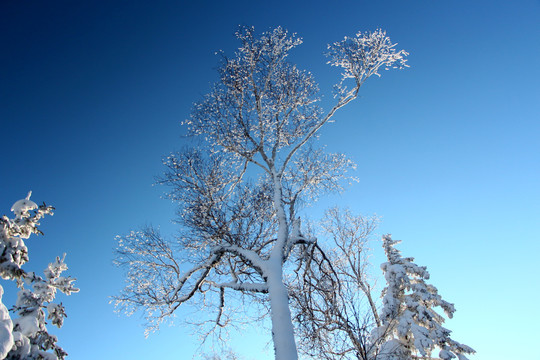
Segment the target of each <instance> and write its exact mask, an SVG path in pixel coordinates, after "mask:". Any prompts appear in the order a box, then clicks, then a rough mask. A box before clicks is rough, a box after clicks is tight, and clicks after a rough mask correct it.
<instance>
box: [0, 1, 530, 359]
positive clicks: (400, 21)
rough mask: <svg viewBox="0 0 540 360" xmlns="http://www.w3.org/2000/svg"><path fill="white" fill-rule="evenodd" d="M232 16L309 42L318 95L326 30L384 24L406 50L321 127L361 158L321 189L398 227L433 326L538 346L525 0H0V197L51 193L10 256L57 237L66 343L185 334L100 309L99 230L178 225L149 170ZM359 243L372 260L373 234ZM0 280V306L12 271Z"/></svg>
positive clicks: (102, 344)
mask: <svg viewBox="0 0 540 360" xmlns="http://www.w3.org/2000/svg"><path fill="white" fill-rule="evenodd" d="M239 24H243V25H253V26H255V28H256V30H257V31H264V30H268V29H270V28H271V27H275V26H282V27H284V28H286V29H288V30H289V31H291V32H296V33H298V34H299V36H301V37H302V38H303V39H304V44H303V45H302V46H301V47H299V48H298V49H297V50H295V52H294V53H293V55H292V57H291V60H292V61H294V62H296V63H298V64H299V65H300V67H302V68H305V69H308V70H310V71H312V72H313V73H314V74H315V76H316V78H317V79H318V80H319V82H320V85H321V90H322V91H323V93H325V94H326V96H327V97H329V96H330V89H331V85H332V84H333V83H334V82H336V81H337V80H338V76H339V75H338V74H337V73H336V72H335V70H334V69H331V68H329V67H328V66H327V65H325V61H326V60H325V58H324V57H323V56H322V53H323V52H324V50H325V46H326V44H328V43H330V42H333V41H338V40H340V39H342V38H343V36H345V35H353V34H354V33H356V32H357V31H359V30H361V31H367V30H375V29H376V28H379V27H380V28H383V29H386V30H387V32H388V35H389V36H390V37H391V39H392V40H393V41H394V42H398V43H399V47H400V48H404V49H406V50H407V51H408V52H409V53H410V56H409V65H410V66H411V67H410V68H409V69H407V70H405V71H400V72H395V71H394V72H385V73H383V76H382V78H380V79H370V80H369V81H368V83H366V85H365V86H364V88H363V89H362V92H361V97H360V99H358V100H357V101H356V102H355V103H354V104H351V105H350V106H349V107H348V108H347V109H345V110H344V111H342V112H341V113H339V114H338V116H337V117H336V122H335V123H333V124H330V125H329V126H327V128H326V129H324V131H323V133H322V136H321V141H322V142H324V143H325V144H327V145H328V148H329V150H331V151H341V152H345V153H347V154H348V155H349V156H350V157H352V158H353V159H354V160H355V161H356V162H357V164H358V171H357V173H356V174H355V175H356V176H357V177H358V178H359V180H360V181H359V183H357V184H354V185H353V186H352V187H350V188H349V189H348V190H347V191H346V192H345V193H344V194H342V195H339V196H334V197H330V198H327V199H325V200H324V202H323V203H324V204H325V205H327V204H328V205H333V204H340V205H344V206H348V207H350V208H351V209H353V210H354V211H356V212H361V213H365V214H372V213H377V214H378V215H380V216H382V217H383V221H382V224H381V226H380V229H379V232H380V233H392V234H393V235H394V238H397V239H402V240H403V241H404V242H403V244H402V245H401V247H400V248H401V249H402V251H403V253H404V255H407V256H414V257H416V260H417V263H419V264H421V265H426V266H428V269H429V270H430V272H431V275H432V278H431V281H432V283H433V284H435V285H436V286H437V287H438V288H439V291H440V293H441V294H442V295H443V297H445V298H446V299H447V300H449V301H451V302H454V303H455V304H456V308H457V312H456V314H455V318H454V319H453V320H451V321H450V322H449V323H448V327H449V328H450V329H452V330H453V332H454V338H455V339H456V340H458V341H462V342H464V343H466V344H468V345H470V346H472V347H473V348H475V349H476V350H477V351H478V354H477V355H476V356H474V357H472V359H475V360H499V359H501V360H502V359H512V358H514V359H519V358H527V359H532V358H534V356H536V355H532V354H530V351H531V350H532V349H531V346H530V344H531V343H535V342H536V340H537V338H536V337H535V336H534V334H535V333H537V329H536V327H535V324H536V321H537V320H538V319H540V311H539V310H538V306H537V304H536V299H537V298H538V297H539V296H540V290H539V288H540V286H539V285H538V284H539V282H538V274H539V272H538V269H537V266H536V263H537V253H538V252H539V251H540V245H539V243H540V239H539V236H538V224H539V223H540V221H539V218H540V186H539V184H540V166H539V160H538V159H539V158H540V156H539V155H540V145H539V144H540V142H539V140H538V139H539V134H540V125H539V119H540V90H539V85H538V84H539V80H540V67H538V59H539V58H540V2H539V1H538V0H518V1H512V2H509V1H484V0H482V1H475V2H470V1H461V0H458V1H452V2H449V1H446V2H442V1H414V2H413V1H410V2H405V1H394V0H391V1H384V2H383V1H360V0H357V1H335V2H333V3H330V2H328V1H324V2H323V1H275V2H273V3H269V2H258V1H232V2H223V1H198V2H195V1H193V2H181V1H159V0H158V1H146V2H143V1H135V0H131V1H127V0H126V1H118V0H111V1H76V2H74V1H67V0H65V1H54V0H53V1H48V2H43V1H11V0H8V1H2V2H1V3H0V39H1V44H2V47H3V50H2V52H0V123H1V134H2V141H1V142H0V147H1V151H2V155H3V156H2V166H1V169H2V170H1V173H0V201H1V203H0V213H2V214H7V213H8V212H9V209H10V207H11V205H12V204H13V202H15V201H16V200H18V199H20V198H23V197H25V196H26V193H27V192H28V190H33V196H32V199H33V200H34V201H36V202H42V201H45V202H47V203H50V204H52V205H54V206H55V207H56V208H57V211H56V214H55V215H54V217H50V218H46V219H44V220H43V222H42V223H43V226H42V228H43V230H44V232H45V236H44V237H39V238H31V239H30V240H29V241H28V242H27V244H28V246H29V249H30V262H29V263H27V264H26V265H25V268H26V269H27V270H31V271H40V270H41V269H43V268H44V267H45V266H46V264H47V263H48V262H50V261H52V260H53V259H54V257H55V256H57V255H61V254H62V253H63V252H66V253H67V254H68V255H67V258H66V262H67V263H68V265H69V266H70V274H71V275H73V276H74V277H77V278H78V281H77V284H78V286H79V287H80V288H81V292H80V293H79V294H75V295H73V296H70V297H67V298H63V299H62V301H64V304H65V305H66V308H67V311H68V316H69V317H68V319H67V320H66V322H65V325H64V328H63V329H62V330H61V331H59V332H58V334H59V337H60V343H61V344H62V345H63V346H64V348H65V349H66V350H67V351H68V353H69V354H70V357H69V358H71V359H80V360H85V359H95V358H100V359H123V358H125V359H127V358H129V359H156V358H165V359H188V358H191V356H192V355H193V354H194V353H195V352H196V349H197V346H198V345H197V342H198V341H197V339H196V338H195V337H190V336H189V333H190V329H189V328H187V327H186V326H185V325H184V324H183V323H182V321H181V320H182V318H183V316H184V313H183V312H180V313H179V314H178V319H177V320H178V321H176V323H175V326H173V327H167V326H165V327H164V328H163V329H162V330H161V331H160V332H159V333H156V334H153V335H151V336H150V338H149V339H146V340H145V339H144V335H143V330H144V328H143V327H142V324H143V320H142V319H141V318H139V317H138V316H134V317H132V318H126V317H124V316H119V315H118V314H115V313H114V312H113V310H114V308H113V306H112V305H110V304H109V300H110V296H112V295H114V294H116V293H117V292H118V291H119V289H120V288H121V287H122V282H123V279H122V273H121V271H119V270H118V269H116V268H114V267H113V266H112V259H113V248H114V247H115V239H114V238H115V236H116V235H117V234H123V233H126V232H127V231H129V230H130V229H133V228H137V227H139V226H140V225H144V224H148V223H152V224H155V225H161V227H162V229H163V230H164V231H169V232H172V231H174V227H173V226H172V225H171V224H170V219H171V218H172V217H173V216H174V206H173V205H172V204H171V203H169V202H168V201H167V200H162V199H160V195H161V194H162V192H163V191H164V189H161V188H159V187H153V186H152V183H153V182H154V176H156V175H159V174H160V172H161V171H162V170H163V168H162V166H161V157H162V156H163V155H166V154H168V153H169V152H171V151H173V150H175V149H179V148H180V147H181V146H182V143H183V140H182V134H183V133H184V129H182V128H181V126H180V122H181V121H182V120H183V119H185V118H187V117H188V116H189V112H190V109H191V105H192V103H193V102H194V101H197V100H199V99H200V97H201V96H202V95H203V94H205V93H206V92H207V90H208V89H209V87H210V84H211V83H213V82H214V81H215V80H216V72H215V68H216V65H217V62H218V57H217V56H215V54H214V53H215V52H216V51H217V50H220V49H222V50H224V51H225V52H226V53H229V54H231V53H233V52H234V50H235V48H236V47H237V44H236V42H235V39H234V36H233V33H234V31H235V30H236V28H237V26H238V25H239ZM318 211H320V209H318V208H316V209H314V212H315V213H317V212H318ZM374 253H375V255H374V258H373V260H374V262H375V263H378V262H380V261H382V257H381V255H382V250H381V249H380V247H379V244H374ZM375 265H376V266H375V270H377V268H378V265H377V264H375ZM2 285H3V286H4V287H5V288H6V296H5V298H4V300H5V302H6V304H7V305H8V306H9V305H10V304H12V303H13V299H14V296H15V289H12V288H10V287H9V285H6V284H5V282H3V283H2ZM249 332H251V330H250V329H248V330H246V333H249ZM246 333H244V334H232V339H233V341H232V343H231V344H232V345H231V346H232V347H233V348H235V350H239V352H244V354H245V355H247V358H254V359H262V358H264V357H263V355H261V351H262V350H261V349H260V346H261V345H260V344H261V343H262V344H263V345H262V346H264V342H265V341H267V340H268V339H265V338H264V337H256V338H255V339H250V340H249V342H250V343H251V344H252V345H251V346H250V347H247V346H246ZM242 349H243V351H242ZM267 350H268V354H271V347H269V348H268V349H267Z"/></svg>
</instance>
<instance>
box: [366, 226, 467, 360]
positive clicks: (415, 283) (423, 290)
mask: <svg viewBox="0 0 540 360" xmlns="http://www.w3.org/2000/svg"><path fill="white" fill-rule="evenodd" d="M399 242H400V241H396V240H392V237H391V235H384V236H383V248H384V251H385V253H386V257H387V258H388V261H387V262H385V263H383V264H382V265H381V268H382V270H383V272H384V276H385V279H386V282H387V287H386V288H385V289H384V290H383V309H382V311H381V313H380V318H381V326H379V327H377V328H376V329H375V330H374V331H373V333H372V337H373V339H374V341H375V342H378V343H379V346H377V347H375V348H376V349H377V354H375V356H374V357H376V359H377V360H409V359H423V358H426V359H427V358H429V359H431V358H432V357H431V356H432V355H431V354H432V352H433V351H434V350H435V349H436V348H438V349H439V354H438V355H439V358H440V359H443V360H449V359H453V358H456V357H457V358H458V359H459V360H466V359H467V357H466V356H465V354H473V353H475V351H474V350H473V349H472V348H470V347H468V346H466V345H463V344H460V343H458V342H457V341H454V340H452V339H451V338H450V333H451V331H450V330H448V329H446V328H444V327H443V326H442V324H443V323H444V318H443V317H442V316H441V315H440V314H438V313H437V312H436V311H435V308H437V307H440V308H442V310H443V311H444V313H445V314H446V315H447V316H448V317H449V318H452V316H453V314H454V311H455V308H454V305H453V304H451V303H449V302H447V301H445V300H443V299H442V297H441V296H440V295H439V294H438V291H437V288H436V287H435V286H433V285H430V284H428V283H426V280H428V279H429V273H428V271H427V270H426V267H425V266H418V265H416V264H415V263H414V262H413V261H414V259H413V258H410V257H409V258H404V257H402V256H401V253H400V251H399V250H397V249H396V248H395V247H394V246H395V245H396V244H398V243H399Z"/></svg>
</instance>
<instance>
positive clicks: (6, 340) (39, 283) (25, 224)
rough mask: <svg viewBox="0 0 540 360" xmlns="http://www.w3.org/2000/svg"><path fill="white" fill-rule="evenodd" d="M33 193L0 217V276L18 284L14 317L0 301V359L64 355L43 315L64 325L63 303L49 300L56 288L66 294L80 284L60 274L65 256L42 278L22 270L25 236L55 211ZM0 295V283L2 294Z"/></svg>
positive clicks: (36, 229) (59, 324)
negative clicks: (32, 195) (10, 213)
mask: <svg viewBox="0 0 540 360" xmlns="http://www.w3.org/2000/svg"><path fill="white" fill-rule="evenodd" d="M31 193H32V192H30V193H28V196H27V197H26V198H25V199H22V200H19V201H17V202H16V203H15V204H14V205H13V207H12V208H11V211H13V212H14V213H15V218H13V219H10V218H8V217H7V216H3V217H2V218H0V254H1V255H0V276H1V277H2V278H3V279H4V280H14V281H15V282H16V283H17V286H18V287H19V288H20V290H19V292H18V296H17V302H16V304H15V306H14V307H13V308H12V311H14V312H15V313H16V314H17V315H18V317H17V318H15V319H11V317H10V316H9V313H8V312H7V308H6V306H5V305H4V304H3V303H0V359H13V360H15V359H21V360H22V359H49V360H56V359H64V358H65V357H66V356H67V353H66V352H65V351H64V350H63V349H62V348H61V347H60V346H58V345H57V341H58V339H57V338H56V336H54V335H52V334H49V332H48V331H47V327H46V324H47V323H46V321H45V320H46V319H48V320H50V321H51V322H52V324H53V325H55V326H57V327H59V328H60V327H62V325H63V323H64V318H65V317H66V313H65V309H64V307H63V305H62V303H59V304H57V303H54V302H53V301H54V299H55V296H56V291H57V290H58V291H60V292H63V293H64V294H66V295H70V294H71V293H74V292H78V291H79V289H77V288H75V287H74V286H73V282H74V281H75V279H73V278H71V277H63V276H61V274H62V272H64V271H65V270H67V265H66V264H65V263H64V258H65V255H64V257H63V258H62V259H60V258H59V257H57V258H56V260H55V261H54V262H53V263H51V264H49V266H48V267H47V268H46V269H45V271H44V277H40V276H38V275H36V274H34V273H33V272H26V271H25V270H23V269H22V266H23V265H24V264H25V263H26V262H27V261H28V249H27V247H26V245H25V243H24V240H26V239H28V238H29V237H30V235H31V234H42V232H41V231H40V230H39V229H38V226H39V220H40V219H41V218H42V217H43V216H45V215H52V213H53V210H54V208H53V207H52V206H47V205H45V204H43V205H40V206H38V205H37V204H36V203H35V202H33V201H32V200H30V195H31ZM31 211H32V213H30V212H31ZM2 294H3V288H2V286H0V299H1V296H2Z"/></svg>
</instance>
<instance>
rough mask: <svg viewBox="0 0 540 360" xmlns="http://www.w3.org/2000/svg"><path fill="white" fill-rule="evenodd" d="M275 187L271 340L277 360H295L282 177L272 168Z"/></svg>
mask: <svg viewBox="0 0 540 360" xmlns="http://www.w3.org/2000/svg"><path fill="white" fill-rule="evenodd" d="M270 168H271V170H272V178H273V179H272V180H273V183H274V184H273V185H274V207H275V209H276V214H277V219H278V234H277V241H276V243H275V245H274V248H273V249H272V252H271V254H270V258H269V259H268V262H267V264H266V265H267V275H268V277H267V284H268V294H269V297H270V312H271V317H272V339H273V340H274V351H275V355H276V360H297V359H298V352H297V350H296V343H295V341H294V328H293V325H292V319H291V310H290V309H289V294H288V293H287V288H286V287H285V284H283V260H284V259H283V256H284V250H285V247H286V246H287V239H288V232H289V229H288V223H287V215H286V214H285V209H284V207H283V201H282V199H283V195H282V194H283V190H282V188H281V177H280V176H279V175H278V173H277V172H276V169H275V168H274V167H273V166H271V167H270Z"/></svg>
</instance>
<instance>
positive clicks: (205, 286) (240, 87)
mask: <svg viewBox="0 0 540 360" xmlns="http://www.w3.org/2000/svg"><path fill="white" fill-rule="evenodd" d="M237 38H238V39H239V40H240V42H241V46H240V48H239V49H238V52H237V53H236V55H235V56H234V57H233V58H228V57H226V56H225V55H223V62H222V64H221V66H220V67H219V75H220V79H219V82H218V83H217V84H216V85H215V86H214V88H213V89H212V90H211V92H210V93H209V94H208V95H206V96H205V97H204V99H203V100H202V101H200V102H198V103H197V104H196V105H195V108H194V110H193V113H192V116H191V118H190V119H189V120H188V121H187V122H186V123H187V126H188V129H189V133H190V134H191V135H193V136H194V137H197V138H198V139H200V144H199V147H198V148H193V149H186V150H185V151H182V152H180V153H177V154H173V155H171V156H169V157H168V158H167V159H166V160H165V165H166V166H167V169H168V170H167V172H166V173H165V175H164V177H163V178H161V179H160V182H161V183H163V184H167V185H169V186H170V187H171V188H172V191H171V192H170V197H171V198H172V199H173V200H176V201H178V203H179V211H178V215H179V216H178V222H179V223H180V225H182V227H181V230H180V231H181V235H180V237H179V238H178V239H177V240H176V242H170V241H166V240H164V239H163V238H162V237H161V236H160V235H159V233H158V232H157V230H155V229H152V228H148V229H145V230H143V231H140V232H133V233H131V234H129V235H128V236H125V237H122V238H121V239H120V243H119V248H118V259H117V262H118V264H119V265H124V266H126V268H127V285H126V287H125V289H124V291H123V292H122V294H121V295H120V296H118V297H117V303H118V305H119V306H121V307H124V308H125V309H126V310H127V311H128V312H132V311H135V310H137V309H142V310H144V311H145V312H146V315H147V319H148V320H149V321H150V322H151V325H150V326H151V327H152V326H157V325H158V324H159V323H160V322H161V321H162V320H163V319H165V318H167V317H168V316H170V315H171V314H173V313H174V312H175V310H176V309H177V308H178V307H179V306H180V305H182V304H183V303H185V302H187V301H188V300H191V299H192V298H194V297H198V298H199V300H198V302H199V303H204V304H205V306H209V304H212V303H214V304H215V305H216V308H217V315H216V318H215V324H216V326H224V325H226V324H227V320H228V319H230V316H229V314H227V309H226V307H225V300H226V298H227V297H228V294H229V293H230V292H231V291H234V292H239V293H241V294H242V295H244V296H247V297H251V298H252V299H256V300H260V301H268V303H269V308H270V313H271V322H272V337H273V342H274V349H275V354H276V358H277V359H281V360H288V359H296V358H297V350H296V344H295V340H294V331H293V324H292V321H291V312H290V309H289V289H288V286H287V282H286V274H287V273H289V271H290V268H294V264H295V263H299V264H300V265H302V264H303V263H304V262H305V261H307V260H308V258H307V257H309V256H310V255H309V254H310V252H309V251H307V252H306V251H298V249H300V248H301V247H304V248H309V247H311V248H316V249H318V247H316V246H315V244H316V240H315V239H314V238H309V237H306V236H303V235H302V231H301V230H302V229H301V227H300V219H299V208H300V205H301V204H302V203H303V204H310V203H311V202H313V201H315V200H316V198H317V197H318V196H320V195H321V194H322V193H325V192H331V191H336V190H339V189H340V188H341V180H342V179H343V178H344V175H345V172H346V170H347V169H349V168H350V167H351V166H352V163H351V162H350V161H349V160H347V159H346V158H345V156H343V155H340V154H325V153H324V152H323V151H322V150H321V149H319V148H316V147H315V146H314V145H315V140H316V137H317V133H318V132H319V130H320V129H321V128H322V127H323V126H324V125H325V124H326V123H328V122H329V120H330V119H332V118H333V116H334V114H335V113H336V111H338V110H339V109H341V108H342V107H344V106H345V105H347V104H348V103H350V102H351V101H352V100H354V99H355V98H356V97H357V96H358V92H359V90H360V87H361V86H362V85H363V84H364V82H365V80H366V79H367V78H369V77H371V76H373V75H377V76H379V70H380V69H381V67H382V68H383V69H388V68H392V67H394V68H401V67H403V66H405V56H406V55H407V53H406V52H404V51H403V50H401V51H396V50H395V44H392V43H391V42H390V39H389V38H388V37H387V36H386V34H385V32H383V31H381V30H377V31H375V32H371V33H358V34H357V35H356V36H354V37H351V38H348V37H346V38H345V39H344V40H342V41H340V42H336V43H334V44H332V45H330V46H329V47H328V57H329V64H330V65H332V66H337V67H340V68H341V69H342V70H343V71H342V79H341V82H339V83H338V84H337V85H336V87H335V89H336V92H335V104H334V106H333V107H332V108H331V109H329V111H327V112H324V111H323V110H322V109H321V108H320V107H319V106H317V101H318V97H317V95H318V87H317V85H316V83H315V81H314V79H313V76H312V75H311V74H310V73H308V72H305V71H302V70H300V69H298V68H297V66H296V65H293V64H291V63H289V62H288V61H287V58H288V55H289V52H290V50H292V49H293V48H294V47H296V46H298V45H299V44H300V43H301V40H300V39H299V38H297V37H295V36H294V35H293V36H289V35H288V34H287V32H286V31H284V30H283V29H281V28H277V29H275V30H273V31H271V32H268V33H264V34H262V36H261V37H259V38H257V37H255V36H254V31H253V29H251V28H243V29H241V30H240V31H239V32H238V33H237ZM349 81H350V82H351V83H352V86H350V87H348V86H347V83H348V82H349ZM248 168H249V171H248ZM257 169H258V170H259V171H258V172H257ZM181 261H183V262H186V261H187V262H189V263H191V266H192V267H191V268H188V269H187V270H186V269H184V268H183V267H182V266H181Z"/></svg>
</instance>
